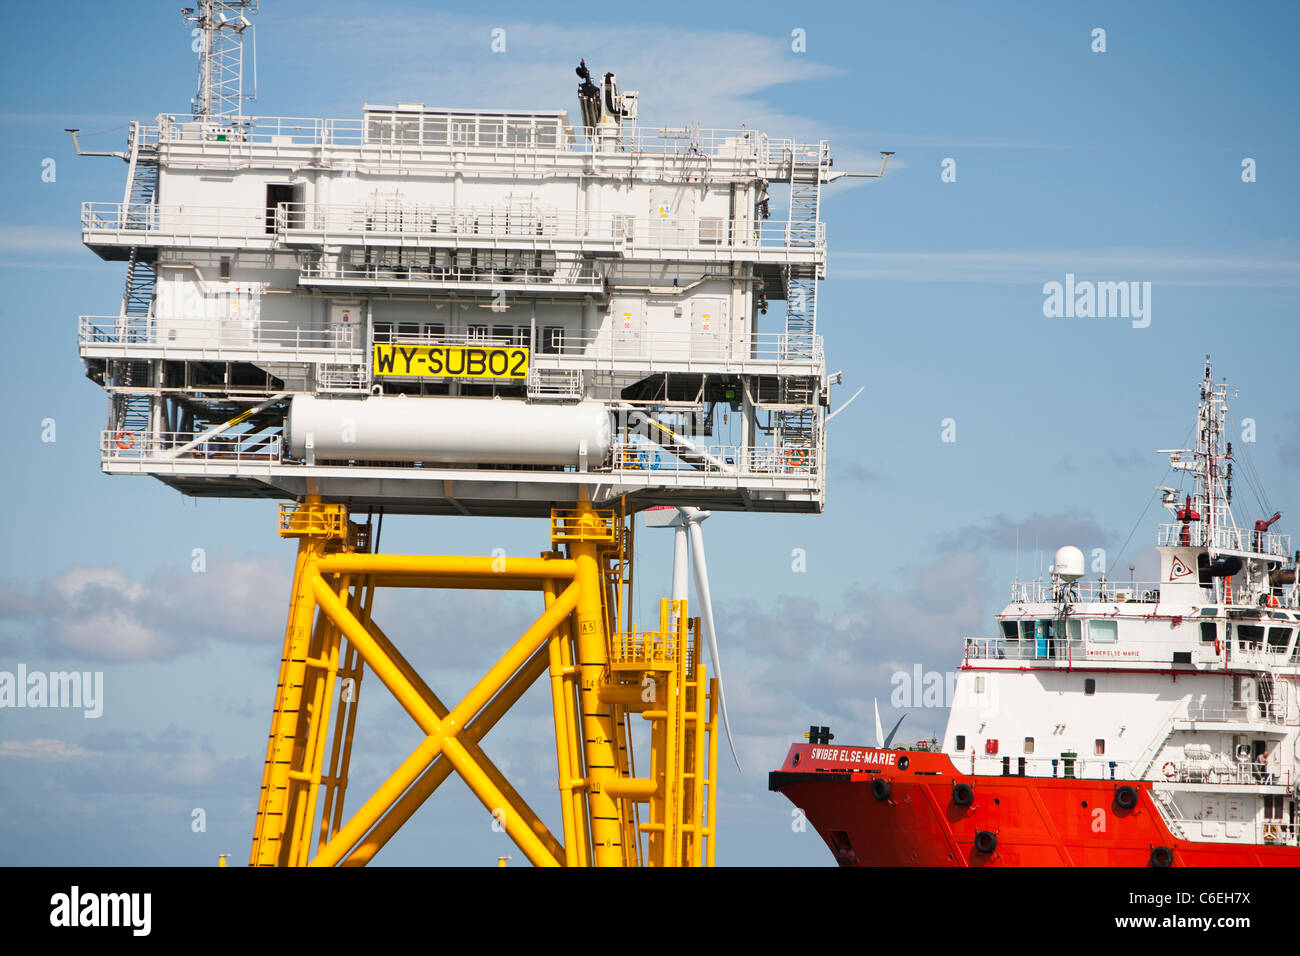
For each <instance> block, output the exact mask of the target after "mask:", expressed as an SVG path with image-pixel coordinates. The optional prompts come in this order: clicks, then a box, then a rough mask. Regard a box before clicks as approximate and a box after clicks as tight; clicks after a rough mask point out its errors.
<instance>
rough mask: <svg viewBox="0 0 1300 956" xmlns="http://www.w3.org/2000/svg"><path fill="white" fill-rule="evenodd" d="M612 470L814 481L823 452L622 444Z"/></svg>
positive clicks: (616, 447) (616, 446) (615, 451)
mask: <svg viewBox="0 0 1300 956" xmlns="http://www.w3.org/2000/svg"><path fill="white" fill-rule="evenodd" d="M608 470H609V471H613V472H616V473H620V474H626V475H634V474H635V475H647V476H653V477H656V478H658V477H665V478H666V477H670V476H673V477H676V476H681V475H702V474H707V475H718V476H727V477H738V476H741V475H745V476H754V475H762V476H768V477H777V478H813V477H815V476H816V475H818V474H819V473H820V451H819V449H816V448H808V447H805V446H797V447H796V446H789V447H773V446H762V447H758V448H746V447H744V446H739V445H706V444H703V443H696V444H694V447H693V449H684V448H683V449H682V450H680V451H677V452H673V451H670V450H668V449H667V448H664V447H662V446H660V445H656V444H653V443H651V442H623V441H618V442H615V443H614V446H613V449H612V451H611V452H610V459H609V467H608Z"/></svg>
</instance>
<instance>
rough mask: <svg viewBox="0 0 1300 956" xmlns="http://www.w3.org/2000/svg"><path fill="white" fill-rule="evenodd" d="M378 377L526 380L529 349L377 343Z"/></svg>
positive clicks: (376, 366) (492, 346)
mask: <svg viewBox="0 0 1300 956" xmlns="http://www.w3.org/2000/svg"><path fill="white" fill-rule="evenodd" d="M375 374H376V375H396V376H403V377H406V378H527V377H528V349H527V348H526V347H524V346H502V345H397V344H394V345H380V344H378V343H376V344H375Z"/></svg>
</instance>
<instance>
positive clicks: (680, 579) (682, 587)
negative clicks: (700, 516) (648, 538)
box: [673, 518, 690, 601]
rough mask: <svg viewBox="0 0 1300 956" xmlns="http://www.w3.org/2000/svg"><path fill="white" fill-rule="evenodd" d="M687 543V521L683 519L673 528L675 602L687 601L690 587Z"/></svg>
mask: <svg viewBox="0 0 1300 956" xmlns="http://www.w3.org/2000/svg"><path fill="white" fill-rule="evenodd" d="M686 548H687V543H686V519H685V518H682V519H681V524H679V525H677V527H675V528H673V600H674V601H685V600H686V589H687V587H688V585H687V582H686V577H687V575H688V574H689V573H690V572H689V570H688V567H687V566H688V565H689V564H690V561H689V560H688V559H687V552H686Z"/></svg>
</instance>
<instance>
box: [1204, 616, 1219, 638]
mask: <svg viewBox="0 0 1300 956" xmlns="http://www.w3.org/2000/svg"><path fill="white" fill-rule="evenodd" d="M1218 636H1219V625H1217V624H1215V623H1214V622H1213V621H1202V622H1201V643H1202V644H1209V643H1210V642H1211V641H1213V640H1214V639H1215V638H1216V637H1218Z"/></svg>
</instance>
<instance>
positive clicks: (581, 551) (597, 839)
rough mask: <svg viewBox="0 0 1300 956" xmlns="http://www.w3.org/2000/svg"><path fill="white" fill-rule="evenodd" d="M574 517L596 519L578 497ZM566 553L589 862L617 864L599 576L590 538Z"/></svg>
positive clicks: (614, 772) (618, 826) (618, 822)
mask: <svg viewBox="0 0 1300 956" xmlns="http://www.w3.org/2000/svg"><path fill="white" fill-rule="evenodd" d="M578 512H579V522H580V523H587V524H592V525H594V524H595V522H596V521H598V519H597V518H596V515H595V513H594V512H593V511H592V510H591V504H590V502H588V501H586V500H582V501H579V502H578ZM569 554H570V556H571V557H572V558H573V559H574V561H575V563H576V565H577V573H576V577H575V584H576V585H577V587H578V606H577V609H576V616H577V627H578V633H577V650H578V668H579V673H580V675H581V684H580V690H579V698H580V703H581V709H582V736H583V743H584V750H585V752H586V761H585V764H586V777H587V779H588V780H591V781H593V782H594V783H595V784H596V788H595V789H590V790H588V792H587V806H588V809H589V814H590V817H591V846H592V863H594V864H595V865H596V866H620V865H622V863H623V845H622V844H623V825H622V818H621V814H620V813H619V806H618V803H617V801H616V800H615V798H614V797H613V795H612V794H610V793H609V791H608V790H607V789H606V787H607V785H608V784H609V783H610V782H612V781H613V780H615V779H617V777H618V761H617V757H616V755H615V753H614V743H615V738H614V722H613V718H612V715H611V714H610V712H609V707H608V705H606V704H603V703H601V701H600V696H599V691H598V688H599V686H600V684H601V683H603V682H604V680H605V672H606V668H607V665H608V656H607V654H606V643H605V633H604V620H605V609H604V606H603V605H604V592H603V588H602V585H601V579H600V559H599V555H598V553H597V551H596V545H595V543H594V542H592V541H582V540H578V541H574V542H572V543H570V545H569Z"/></svg>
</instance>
